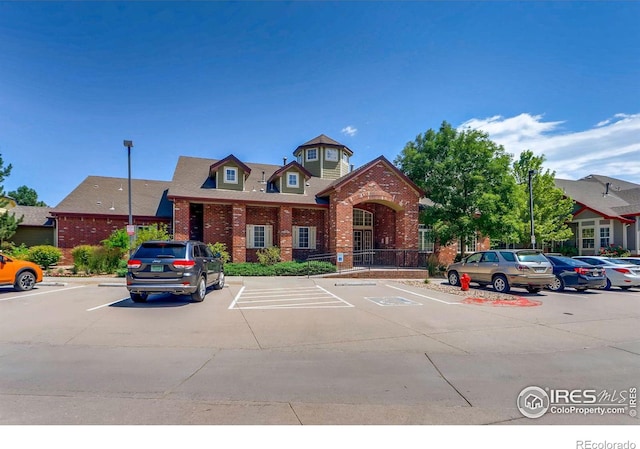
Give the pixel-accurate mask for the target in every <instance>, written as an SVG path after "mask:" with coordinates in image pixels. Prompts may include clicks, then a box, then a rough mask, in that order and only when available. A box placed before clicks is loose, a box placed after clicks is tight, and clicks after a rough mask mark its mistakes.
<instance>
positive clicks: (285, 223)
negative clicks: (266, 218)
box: [278, 206, 293, 262]
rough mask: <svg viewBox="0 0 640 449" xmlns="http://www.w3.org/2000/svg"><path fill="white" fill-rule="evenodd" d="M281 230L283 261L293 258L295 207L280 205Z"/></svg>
mask: <svg viewBox="0 0 640 449" xmlns="http://www.w3.org/2000/svg"><path fill="white" fill-rule="evenodd" d="M278 222H279V228H280V229H279V231H280V259H281V260H282V261H283V262H290V261H291V260H293V208H292V207H291V206H280V209H279V210H278Z"/></svg>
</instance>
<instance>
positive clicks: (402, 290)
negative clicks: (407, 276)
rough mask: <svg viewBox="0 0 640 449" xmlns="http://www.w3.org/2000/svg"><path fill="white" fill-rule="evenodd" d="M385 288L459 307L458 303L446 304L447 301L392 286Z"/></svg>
mask: <svg viewBox="0 0 640 449" xmlns="http://www.w3.org/2000/svg"><path fill="white" fill-rule="evenodd" d="M387 287H389V288H393V289H396V290H400V291H401V292H405V293H409V294H411V295H415V296H419V297H421V298H426V299H430V300H431V301H437V302H441V303H442V304H447V305H450V306H456V305H460V304H461V303H459V302H448V301H443V300H442V299H438V298H433V297H431V296H426V295H421V294H420V293H416V292H412V291H411V290H405V289H404V288H399V287H394V286H393V285H388V284H387Z"/></svg>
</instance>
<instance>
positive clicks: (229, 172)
mask: <svg viewBox="0 0 640 449" xmlns="http://www.w3.org/2000/svg"><path fill="white" fill-rule="evenodd" d="M224 182H225V183H227V184H237V183H238V168H237V167H225V168H224Z"/></svg>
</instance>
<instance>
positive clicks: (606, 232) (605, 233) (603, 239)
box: [600, 226, 611, 248]
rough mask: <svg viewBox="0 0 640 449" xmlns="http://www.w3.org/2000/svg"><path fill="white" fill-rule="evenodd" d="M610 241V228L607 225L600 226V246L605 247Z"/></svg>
mask: <svg viewBox="0 0 640 449" xmlns="http://www.w3.org/2000/svg"><path fill="white" fill-rule="evenodd" d="M609 243H611V228H610V227H609V226H606V227H602V228H600V248H606V247H608V246H609Z"/></svg>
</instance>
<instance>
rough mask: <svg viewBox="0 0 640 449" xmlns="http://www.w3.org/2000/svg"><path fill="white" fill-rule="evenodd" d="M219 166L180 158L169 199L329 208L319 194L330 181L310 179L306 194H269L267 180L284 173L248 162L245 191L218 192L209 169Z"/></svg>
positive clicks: (210, 162) (207, 160) (265, 165)
mask: <svg viewBox="0 0 640 449" xmlns="http://www.w3.org/2000/svg"><path fill="white" fill-rule="evenodd" d="M219 162H220V161H218V160H215V159H204V158H197V157H189V156H180V158H179V159H178V164H177V165H176V169H175V172H174V173H173V180H172V181H171V187H170V188H169V194H168V196H169V198H170V199H174V198H192V199H194V200H201V201H210V202H220V203H233V202H236V201H242V202H245V203H271V204H274V205H275V204H292V205H296V204H297V205H305V206H318V205H323V206H326V205H327V204H328V202H327V200H325V199H322V198H317V197H316V193H317V192H319V191H320V190H323V189H324V188H325V187H326V186H327V185H329V183H330V182H331V180H330V179H322V178H318V177H315V176H311V177H310V178H309V180H308V182H307V183H308V186H306V188H305V193H304V194H283V193H278V192H270V191H268V180H269V178H270V177H271V176H272V174H273V173H275V172H277V171H279V170H282V168H283V167H282V166H281V165H273V164H258V163H253V162H246V163H245V165H246V166H247V167H248V168H249V169H250V171H249V172H250V175H249V176H248V177H247V178H246V180H245V183H244V190H243V191H238V190H226V189H216V188H215V187H214V186H213V183H211V182H209V181H208V180H209V167H211V166H212V165H215V164H217V163H219Z"/></svg>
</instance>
